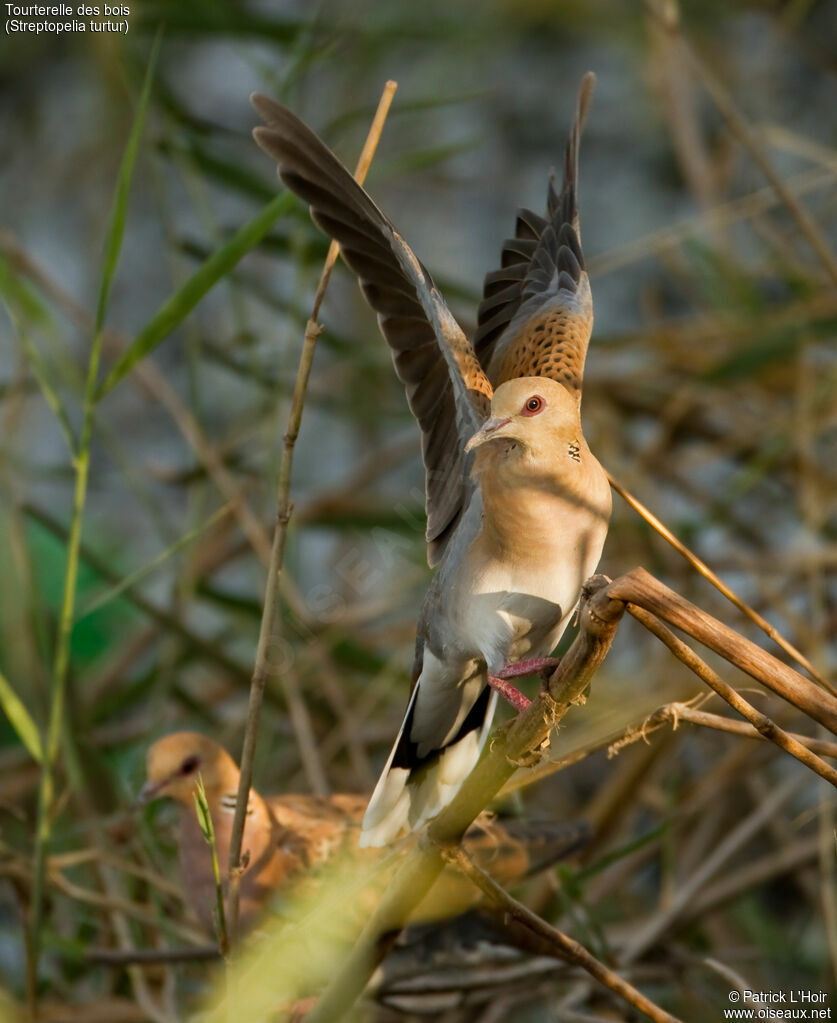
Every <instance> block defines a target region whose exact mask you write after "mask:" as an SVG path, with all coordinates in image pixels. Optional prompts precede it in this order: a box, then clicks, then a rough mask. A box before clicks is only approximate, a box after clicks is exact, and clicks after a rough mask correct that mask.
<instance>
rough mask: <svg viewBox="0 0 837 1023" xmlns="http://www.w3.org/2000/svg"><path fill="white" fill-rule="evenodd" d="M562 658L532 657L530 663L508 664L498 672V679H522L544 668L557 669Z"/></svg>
mask: <svg viewBox="0 0 837 1023" xmlns="http://www.w3.org/2000/svg"><path fill="white" fill-rule="evenodd" d="M560 663H561V658H560V657H531V658H530V659H529V660H528V661H516V662H515V663H514V664H507V665H506V666H505V668H501V669H500V671H498V672H497V678H520V676H521V675H534V674H536V673H537V672H539V671H543V670H544V668H557V667H558V665H559V664H560Z"/></svg>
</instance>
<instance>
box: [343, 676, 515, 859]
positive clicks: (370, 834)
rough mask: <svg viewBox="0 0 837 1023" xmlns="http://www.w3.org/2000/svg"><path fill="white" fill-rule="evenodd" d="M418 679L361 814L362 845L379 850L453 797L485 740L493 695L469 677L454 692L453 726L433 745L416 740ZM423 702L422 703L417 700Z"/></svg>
mask: <svg viewBox="0 0 837 1023" xmlns="http://www.w3.org/2000/svg"><path fill="white" fill-rule="evenodd" d="M421 686H422V682H421V680H420V681H419V682H418V683H417V685H416V686H415V688H414V689H413V695H412V696H411V698H410V703H409V705H408V707H407V713H406V714H405V715H404V721H403V722H402V725H401V730H400V731H399V733H398V738H397V739H396V740H395V745H394V746H393V748H392V752H391V753H390V755H389V759H388V760H387V763H386V766H385V767H384V770H383V773H382V774H381V777H380V778H379V779H378V784H377V785H376V786H375V791H374V792H373V793H372V798H371V799H370V800H369V806H368V807H367V808H366V814H365V815H364V818H363V828H362V831H361V835H360V843H359V844H360V845H361V846H381V845H386V844H387V843H388V842H391V841H393V840H394V839H395V838H396V837H397V836H398V835H399V833H400V832H402V831H408V830H415V829H417V828H419V827H421V825H422V824H424V823H425V822H426V821H429V820H431V819H432V818H433V817H435V816H436V815H437V814H438V813H439V812H440V811H441V810H442V809H443V807H445V806H447V804H448V803H449V802H450V801H451V800H452V799H453V797H454V796H455V795H456V793H457V792H458V791H459V788H460V786H461V785H462V782H463V781H464V780H465V779H466V778H467V777H468V775H469V774H470V773H471V770H472V769H473V767H474V765H475V764H476V762H477V761H478V760H479V757H480V753H481V752H482V748H483V746H484V745H485V740H486V739H487V737H488V732H489V729H490V728H491V721H492V719H493V717H494V708H495V707H496V705H497V694H496V693H495V692H493V691H492V690H491V689H489V687H488V686H487V685H486V684H485V682H484V681H483V679H482V678H473V679H470V680H469V681H468V682H466V683H464V684H462V685H461V686H460V687H458V689H457V690H456V699H457V702H458V704H459V711H458V713H457V715H456V717H455V719H454V725H453V727H452V728H450V729H449V730H448V732H447V734H445V733H444V732H442V733H441V734H442V736H443V738H442V739H441V741H440V742H439V744H438V746H435V745H433V744H432V743H428V741H427V740H425V739H423V738H421V735H422V732H424V733H425V734H426V729H425V728H422V727H421V726H422V724H424V722H422V721H421V720H420V718H421V716H422V713H423V709H422V708H421V705H420V693H421V691H422V690H421ZM421 703H424V701H421Z"/></svg>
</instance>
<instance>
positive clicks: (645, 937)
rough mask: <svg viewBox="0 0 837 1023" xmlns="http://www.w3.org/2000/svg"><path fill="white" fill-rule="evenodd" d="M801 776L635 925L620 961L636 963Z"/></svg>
mask: <svg viewBox="0 0 837 1023" xmlns="http://www.w3.org/2000/svg"><path fill="white" fill-rule="evenodd" d="M803 780H804V779H803V778H801V777H795V778H791V779H790V780H789V781H786V782H785V784H784V785H781V786H780V787H779V788H777V789H776V790H775V791H774V792H773V793H771V795H770V796H769V797H768V798H767V799H766V800H765V801H764V802H763V803H762V804H761V805H760V806H758V807H756V809H755V810H753V812H752V813H751V814H749V815H748V816H747V817H745V818H744V820H743V821H742V822H741V823H740V824H739V825H738V827H736V828H735V829H734V830H733V831H731V832H730V833H729V834H728V835H727V836H726V837H725V838H724V840H723V841H722V842H720V843H719V844H718V846H717V847H716V848H715V849H714V850H713V852H712V853H711V854H710V855H709V856H707V857H706V859H705V860H704V861H703V863H702V864H701V865H700V866H699V867H698V868H697V870H695V871H694V873H693V874H692V875H691V877H689V878H686V879H685V880H683V881H681V882H680V883H679V884H678V886H677V888H676V890H675V892H674V895H673V898H672V900H671V901H670V902H669V903H668V904H667V905H666V906H664V907H663V908H662V909H661V910H660V911H659V912H658V913H656V914H655V915H654V916H653V917H652V918H651V919H650V920H649V921H647V923H646V924H645V925H644V926H641V927H639V928H635V929H634V930H635V933H634V935H633V937H632V938H631V939H630V940H629V941H628V942H627V943H626V945H625V947H624V949H623V950H622V952H621V954H620V956H619V960H620V962H621V963H623V964H624V965H626V966H627V965H629V964H630V963H633V962H636V960H637V959H638V958H639V957H640V956H641V955H642V954H643V953H644V952H646V951H647V950H648V949H649V948H650V947H651V946H652V945H654V944H656V943H657V941H659V939H660V938H661V937H662V936H663V934H664V933H665V932H666V931H667V930H668V929H669V927H671V926H672V924H673V923H674V922H675V921H676V920H677V919H678V917H679V916H680V914H681V913H683V911H684V910H685V909H686V907H687V906H688V905H689V903H690V902H691V901H692V899H693V898H694V897H695V896H696V895H697V893H698V892H699V891H700V890H701V888H702V887H703V886H704V885H705V884H706V882H707V881H708V880H709V878H711V877H712V876H713V875H714V874H716V873H717V872H718V871H719V870H720V869H721V867H723V865H724V864H725V863H726V862H727V860H729V859H730V858H731V857H732V856H733V855H734V854H735V853H736V852H738V850H739V849H741V848H742V847H743V846H744V845H746V844H747V842H749V841H750V839H751V838H752V837H753V836H754V835H755V834H757V833H758V832H759V831H760V830H761V828H762V827H764V825H765V824H766V823H767V822H768V820H769V819H770V818H771V817H772V816H773V814H775V813H776V812H777V810H778V809H779V808H780V807H781V806H782V804H783V803H785V802H786V801H787V800H789V799H790V797H791V796H792V795H793V794H794V793H795V792H796V791H797V789H799V788H800V785H801V782H802V781H803Z"/></svg>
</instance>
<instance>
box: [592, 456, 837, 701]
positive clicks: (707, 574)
mask: <svg viewBox="0 0 837 1023" xmlns="http://www.w3.org/2000/svg"><path fill="white" fill-rule="evenodd" d="M605 472H606V473H607V478H608V482H609V483H610V485H611V487H613V489H614V490H615V491H616V493H617V494H619V496H620V497H621V498H622V499H623V500H624V501H625V502H626V503H627V504H628V505H630V507H631V508H633V510H634V511H635V512H636V513H637V514H638V515H639V516H640V518H642V519H644V520H645V521H646V522H647V523H648V525H649V526H651V527H652V529H654V530H655V532H657V533H659V535H660V536H661V537H662V538H663V539H664V540H665V541H666V542H667V543H670V544H671V546H672V547H673V548H674V549H675V550H676V551H677V553H678V554H681V555H682V556H683V557H684V558H685V559H686V561H688V562H689V564H690V565H691V566H692V568H694V569H695V570H696V571H698V572H699V573H700V574H701V575H702V576H703V577H704V579H707V580H708V581H709V582H710V583H712V585H713V586H714V587H715V588H716V589H717V590H718V591H719V592H721V593H723V595H724V596H725V597H726V598H727V600H728V601H729V602H730V603H731V604H734V605H735V607H737V608H738V610H739V611H741V612H742V614H745V615H746V616H747V617H748V618H749V619H750V621H752V622H755V624H756V625H758V627H759V628H760V629H761V630H762V631H763V632H764V633H766V634H767V635H768V636H769V637H770V638H771V639H772V640H773V642H774V643H776V644H777V645H778V646H780V647H781V648H782V649H783V650H784V651H785V653H787V654H790V656H791V657H793V659H794V660H795V661H797V662H798V663H799V664H801V665H802V667H803V668H804V669H805V670H806V671H807V672H808V673H809V674H810V676H811V678H815V679H816V680H817V682H819V683H820V685H821V686H824V687H825V688H826V689H827V690H828V691H829V692H830V693H832V694H834V693H835V690H834V688H833V687H832V686H831V685H830V683H829V682H828V680H827V679H826V678H824V677H823V675H822V673H821V672H819V671H817V669H816V668H815V667H814V666H813V664H811V662H810V661H809V660H808V658H807V657H805V656H804V654H802V653H801V652H800V651H799V650H797V649H796V647H795V646H794V645H793V643H791V642H790V641H789V640H787V639H785V637H784V636H783V635H782V634H781V633H780V632H779V631H778V630H777V629H776V628H775V627H774V626H773V625H771V624H770V622H768V621H767V619H766V618H764V617H763V616H762V615H760V614H759V613H758V611H756V610H755V609H754V608H752V607H750V605H749V604H748V603H747V602H746V601H744V600H742V599H741V597H739V596H738V594H737V593H735V592H734V591H733V590H731V589H730V588H729V586H727V584H726V583H725V582H724V581H723V580H722V579H721V578H719V577H718V576H717V575H716V574H715V573H714V572H713V571H712V569H711V568H710V567H709V565H707V564H706V562H705V561H703V560H701V559H700V558H699V557H698V556H697V555H696V554H695V553H693V552H692V551H690V550H689V548H688V547H687V546H686V545H685V544H684V543H683V542H682V541H681V540H678V539H677V537H676V536H675V535H674V533H672V531H671V530H670V529H669V528H668V526H666V525H665V523H663V522H661V521H660V519H658V518H657V516H656V515H655V514H654V513H653V512H652V511H651V510H650V508H647V507H646V506H645V505H644V504H643V503H642V501H640V500H639V499H638V498H636V497H634V495H633V494H632V493H631V492H630V491H629V490H628V489H627V488H626V487H623V486H622V484H621V483H620V482H619V480H617V479H616V478H615V477H614V476H613V475H612V473H610V472H607V470H605Z"/></svg>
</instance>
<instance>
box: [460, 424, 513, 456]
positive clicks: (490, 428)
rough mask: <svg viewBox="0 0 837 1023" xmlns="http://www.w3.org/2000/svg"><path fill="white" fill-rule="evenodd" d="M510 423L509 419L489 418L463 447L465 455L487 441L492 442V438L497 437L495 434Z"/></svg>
mask: <svg viewBox="0 0 837 1023" xmlns="http://www.w3.org/2000/svg"><path fill="white" fill-rule="evenodd" d="M510 422H511V419H510V418H509V417H506V418H505V419H495V418H491V419H488V420H486V421H485V422H484V423H483V425H482V429H480V430H477V432H476V433H475V434H474V436H473V437H472V438H471V439H470V440H469V441H468V443H467V444H466V445H465V451H466V453H467V452H468V451H473V450H474V448H478V447H479V446H480V444H485V442H486V441H487V440H493V439H494V437H496V436H497V432H498V431H499V430H501V429H502V428H503V427H504V426H507V425H508V424H509V423H510Z"/></svg>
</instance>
